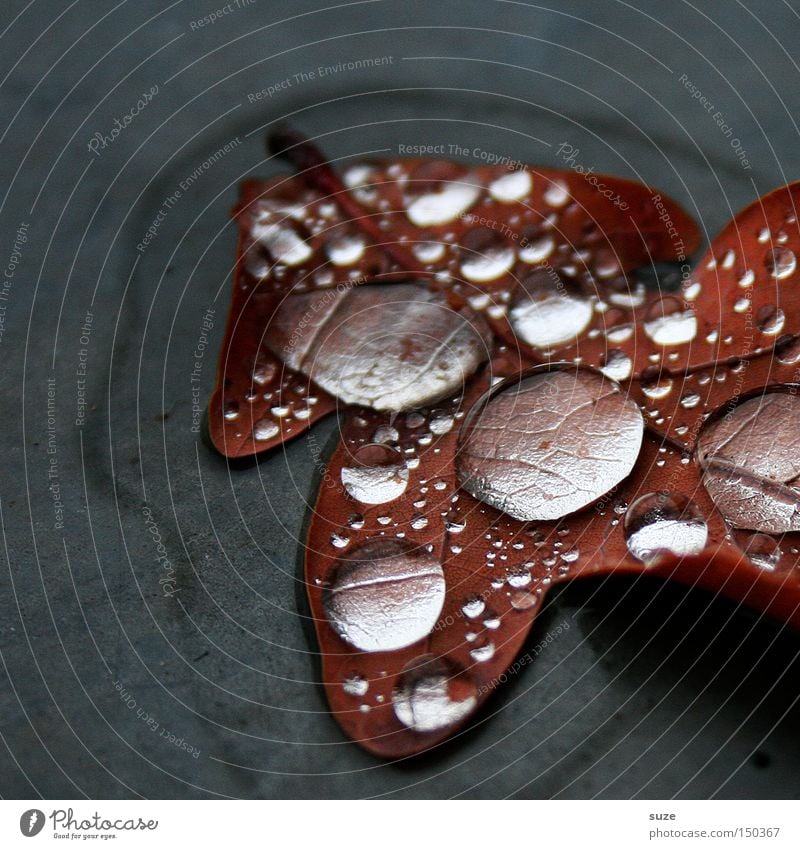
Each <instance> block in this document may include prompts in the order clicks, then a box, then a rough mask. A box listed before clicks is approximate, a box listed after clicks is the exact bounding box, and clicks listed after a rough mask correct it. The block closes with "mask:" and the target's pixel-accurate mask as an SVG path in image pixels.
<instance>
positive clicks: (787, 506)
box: [696, 391, 800, 534]
mask: <svg viewBox="0 0 800 849" xmlns="http://www.w3.org/2000/svg"><path fill="white" fill-rule="evenodd" d="M723 411H724V415H717V416H715V417H714V418H712V419H710V420H709V421H708V422H706V424H705V425H704V427H703V430H702V431H701V433H700V437H699V439H698V440H697V449H696V456H697V461H698V463H699V464H700V468H701V469H702V471H703V477H702V481H703V485H704V486H705V488H706V490H707V491H708V493H709V495H710V496H711V498H712V499H713V500H714V504H715V505H716V507H717V509H718V510H719V511H720V512H721V513H722V515H723V516H725V518H726V519H727V520H728V521H729V522H730V523H731V524H732V525H734V526H735V527H738V528H747V529H749V530H754V531H762V532H763V533H774V534H779V533H786V532H788V531H800V487H798V484H797V479H798V476H800V451H799V450H798V437H799V435H800V429H798V421H800V398H798V397H797V396H796V395H794V394H792V392H791V391H785V392H782V391H772V392H767V393H765V394H763V395H760V396H755V397H752V398H749V399H747V400H745V401H743V402H741V403H740V404H738V405H737V406H735V407H734V408H733V409H731V410H724V408H723Z"/></svg>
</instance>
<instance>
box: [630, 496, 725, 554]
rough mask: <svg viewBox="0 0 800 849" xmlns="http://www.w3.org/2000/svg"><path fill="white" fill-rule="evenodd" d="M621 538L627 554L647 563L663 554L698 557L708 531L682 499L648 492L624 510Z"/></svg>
mask: <svg viewBox="0 0 800 849" xmlns="http://www.w3.org/2000/svg"><path fill="white" fill-rule="evenodd" d="M625 537H626V541H627V543H628V549H629V550H630V552H631V554H632V555H633V556H634V557H635V558H636V559H637V560H641V561H642V562H643V563H649V562H651V561H652V560H654V559H656V558H657V557H658V556H659V555H660V554H664V553H668V554H674V555H677V556H678V557H683V556H686V555H690V554H698V553H699V552H701V551H702V550H703V549H704V548H705V546H706V540H707V538H708V527H707V526H706V522H705V519H704V518H703V514H702V513H701V512H700V510H699V508H698V507H697V505H696V504H695V503H694V502H693V501H691V500H690V499H688V498H687V497H686V496H685V495H680V494H673V493H669V492H651V493H649V494H648V495H643V496H641V497H640V498H637V499H636V501H634V502H633V504H631V506H630V507H629V508H628V511H627V513H626V514H625Z"/></svg>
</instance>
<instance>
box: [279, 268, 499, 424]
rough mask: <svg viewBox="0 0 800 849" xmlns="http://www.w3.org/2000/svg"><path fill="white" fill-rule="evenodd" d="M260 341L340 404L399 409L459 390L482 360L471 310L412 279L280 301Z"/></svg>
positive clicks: (482, 341) (480, 323)
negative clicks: (404, 281) (341, 401)
mask: <svg viewBox="0 0 800 849" xmlns="http://www.w3.org/2000/svg"><path fill="white" fill-rule="evenodd" d="M269 330H270V332H269V333H268V334H267V335H266V337H265V339H266V342H267V344H269V345H270V347H271V348H272V350H273V352H274V353H275V354H276V355H277V356H279V357H281V358H282V359H284V360H285V361H286V362H287V364H288V365H290V366H291V367H292V368H294V369H297V370H298V371H301V372H303V373H304V374H306V375H307V376H309V377H310V378H311V379H312V380H314V382H315V383H317V384H318V385H319V386H321V387H322V388H323V389H326V390H327V391H328V392H330V393H331V394H332V395H335V396H337V397H338V398H340V399H342V400H343V401H345V402H346V403H349V404H360V405H363V406H369V407H373V408H375V409H377V410H392V411H402V410H407V409H414V408H419V407H422V406H425V405H427V404H429V403H432V402H436V401H438V400H439V399H441V398H444V397H447V396H449V395H451V394H453V393H454V392H456V391H457V390H459V389H460V388H461V387H462V385H463V382H464V380H465V379H466V378H467V377H469V376H470V375H472V374H473V373H474V372H475V370H476V369H477V368H478V366H479V365H480V363H481V362H483V361H484V360H485V359H486V357H487V353H488V352H487V343H486V336H487V335H488V334H487V330H486V325H485V322H484V320H483V319H482V318H480V317H478V316H476V315H475V314H474V313H473V312H472V311H471V310H469V309H467V308H465V309H463V310H460V311H459V310H455V309H453V308H452V307H451V306H450V305H449V304H448V303H447V301H446V299H445V298H444V297H443V296H441V295H439V294H435V293H433V292H431V291H429V290H428V288H427V286H422V285H415V284H413V283H392V284H376V285H370V286H356V287H354V288H351V289H348V290H346V291H344V292H332V291H324V290H315V291H314V292H313V293H310V294H307V295H305V294H304V295H291V296H289V297H287V298H285V299H284V301H283V302H282V303H281V306H280V308H279V309H278V311H277V312H276V314H275V316H274V317H273V319H272V321H271V323H270V328H269Z"/></svg>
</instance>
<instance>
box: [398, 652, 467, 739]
mask: <svg viewBox="0 0 800 849" xmlns="http://www.w3.org/2000/svg"><path fill="white" fill-rule="evenodd" d="M392 702H393V706H394V712H395V715H396V716H397V718H398V719H399V720H400V722H402V723H403V725H405V726H406V727H407V728H411V729H412V730H414V731H420V732H425V731H438V730H439V729H441V728H448V727H449V726H451V725H455V724H456V723H457V722H460V721H461V720H462V719H464V718H465V717H466V716H468V715H469V713H470V712H471V711H472V710H473V708H474V707H475V705H476V703H477V689H476V687H475V684H474V682H473V681H472V680H471V679H470V678H469V677H468V676H467V674H466V673H464V672H463V671H460V670H458V669H456V667H455V666H454V665H453V664H452V663H449V662H447V661H445V660H443V659H439V658H434V657H432V656H431V655H426V656H424V657H419V658H416V659H415V660H413V661H411V663H409V664H408V666H407V667H406V669H405V671H404V672H403V673H402V675H401V676H400V679H399V681H398V685H397V687H396V688H395V690H394V692H393V694H392Z"/></svg>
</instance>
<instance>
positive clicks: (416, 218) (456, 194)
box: [408, 181, 481, 227]
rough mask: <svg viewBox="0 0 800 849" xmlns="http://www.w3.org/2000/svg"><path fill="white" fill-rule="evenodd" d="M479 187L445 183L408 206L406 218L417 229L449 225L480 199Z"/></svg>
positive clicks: (459, 183) (456, 182) (463, 183)
mask: <svg viewBox="0 0 800 849" xmlns="http://www.w3.org/2000/svg"><path fill="white" fill-rule="evenodd" d="M480 194H481V189H480V187H479V186H476V185H470V184H469V183H466V182H460V181H455V182H445V183H443V184H442V185H441V188H440V189H439V190H438V191H431V192H426V193H425V194H422V195H420V196H419V197H417V198H415V199H414V200H413V201H411V203H410V204H409V206H408V218H409V220H410V221H411V223H412V224H415V225H416V226H417V227H434V226H437V225H440V224H449V223H450V222H451V221H455V220H456V218H458V216H459V215H463V214H464V213H465V212H466V211H467V210H468V209H469V208H470V207H471V206H472V205H473V204H474V203H475V201H476V200H477V199H478V198H479V197H480Z"/></svg>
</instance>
